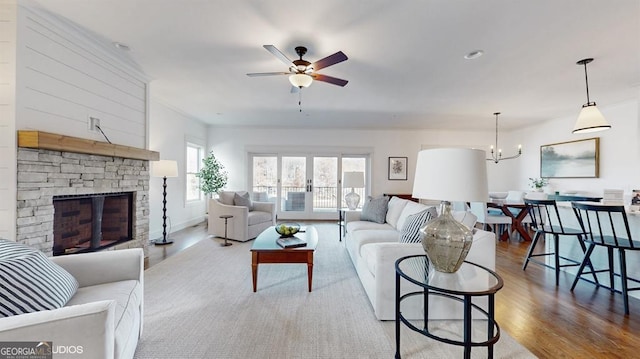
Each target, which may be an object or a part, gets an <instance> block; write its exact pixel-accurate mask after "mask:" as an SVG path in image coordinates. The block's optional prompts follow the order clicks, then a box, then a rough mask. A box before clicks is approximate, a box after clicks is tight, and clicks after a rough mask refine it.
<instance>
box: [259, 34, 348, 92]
mask: <svg viewBox="0 0 640 359" xmlns="http://www.w3.org/2000/svg"><path fill="white" fill-rule="evenodd" d="M263 47H264V48H265V49H267V51H269V52H270V53H272V54H273V55H274V56H275V57H277V58H278V59H280V61H282V62H284V63H285V64H286V65H287V66H289V72H284V71H283V72H257V73H249V74H247V76H249V77H256V76H274V75H289V82H291V85H292V86H293V88H292V89H291V91H292V92H295V91H297V90H298V89H301V88H303V87H309V86H310V85H311V83H312V82H313V80H317V81H323V82H327V83H330V84H332V85H337V86H342V87H344V86H345V85H346V84H347V83H348V82H349V81H347V80H343V79H339V78H336V77H332V76H327V75H322V74H318V73H316V72H315V71H317V70H320V69H323V68H325V67H329V66H331V65H335V64H337V63H339V62H342V61H345V60H347V59H348V57H347V55H345V54H344V53H343V52H342V51H338V52H336V53H335V54H333V55H329V56H327V57H325V58H323V59H320V60H318V61H316V62H313V63H311V62H309V61H307V60H304V59H302V56H304V55H305V54H306V53H307V48H306V47H304V46H297V47H296V48H295V50H296V54H298V56H300V59H298V60H293V61H291V60H290V59H289V58H288V57H287V56H286V55H285V54H283V53H282V52H281V51H280V50H278V49H277V48H276V47H275V46H273V45H263Z"/></svg>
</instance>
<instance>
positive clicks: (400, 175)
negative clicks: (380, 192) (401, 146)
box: [389, 157, 407, 181]
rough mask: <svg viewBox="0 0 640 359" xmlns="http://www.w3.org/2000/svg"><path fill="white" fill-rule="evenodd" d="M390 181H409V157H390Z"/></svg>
mask: <svg viewBox="0 0 640 359" xmlns="http://www.w3.org/2000/svg"><path fill="white" fill-rule="evenodd" d="M389 179H390V180H400V181H406V180H407V157H389Z"/></svg>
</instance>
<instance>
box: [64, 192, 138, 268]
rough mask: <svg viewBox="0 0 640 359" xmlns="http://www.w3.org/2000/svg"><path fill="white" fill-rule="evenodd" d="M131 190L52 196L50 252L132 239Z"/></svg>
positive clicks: (97, 247) (89, 248)
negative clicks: (52, 212) (52, 211)
mask: <svg viewBox="0 0 640 359" xmlns="http://www.w3.org/2000/svg"><path fill="white" fill-rule="evenodd" d="M133 204H134V200H133V192H118V193H98V194H90V195H70V196H54V197H53V208H54V212H55V214H54V219H53V255H54V256H58V255H64V254H73V253H83V252H93V251H97V250H101V249H105V248H108V247H111V246H113V245H116V244H119V243H123V242H126V241H129V240H131V239H132V232H133V219H132V216H133V213H134V212H133Z"/></svg>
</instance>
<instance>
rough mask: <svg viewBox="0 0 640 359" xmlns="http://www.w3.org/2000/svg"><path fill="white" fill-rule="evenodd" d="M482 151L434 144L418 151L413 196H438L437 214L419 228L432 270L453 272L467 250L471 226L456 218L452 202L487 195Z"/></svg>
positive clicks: (464, 256) (477, 199) (481, 199)
mask: <svg viewBox="0 0 640 359" xmlns="http://www.w3.org/2000/svg"><path fill="white" fill-rule="evenodd" d="M487 188H488V186H487V165H486V160H485V152H484V151H483V150H476V149H470V148H434V149H428V150H423V151H420V152H419V153H418V161H417V164H416V174H415V178H414V181H413V197H415V198H420V199H431V200H440V201H441V205H440V216H439V217H437V218H436V219H434V220H432V221H430V222H429V223H427V224H426V225H425V226H424V227H422V228H421V229H420V232H422V234H423V238H422V246H423V247H424V250H425V252H426V253H427V256H428V257H429V261H430V262H431V263H432V264H433V266H434V268H435V270H437V271H439V272H445V273H454V272H456V271H457V270H458V269H459V268H460V266H461V265H462V262H463V261H464V259H465V258H466V256H467V253H469V249H470V248H471V244H472V243H473V230H472V228H468V227H467V226H465V225H464V224H462V223H460V222H458V221H456V220H455V219H454V218H453V216H452V214H451V202H455V201H461V202H486V201H487V198H488V196H489V191H488V189H487Z"/></svg>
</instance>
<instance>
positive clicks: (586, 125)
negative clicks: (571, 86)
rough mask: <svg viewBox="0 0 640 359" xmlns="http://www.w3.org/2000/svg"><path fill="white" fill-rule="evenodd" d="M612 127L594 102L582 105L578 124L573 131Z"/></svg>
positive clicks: (579, 131) (583, 131) (602, 129)
mask: <svg viewBox="0 0 640 359" xmlns="http://www.w3.org/2000/svg"><path fill="white" fill-rule="evenodd" d="M610 128H611V125H609V123H608V122H607V120H606V119H605V118H604V116H602V113H601V112H600V110H598V108H597V107H596V105H595V103H593V104H587V105H584V106H582V110H581V111H580V115H578V120H577V121H576V125H575V126H574V127H573V133H589V132H597V131H604V130H608V129H610Z"/></svg>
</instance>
